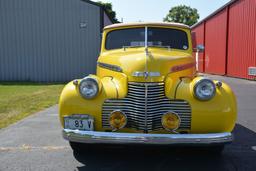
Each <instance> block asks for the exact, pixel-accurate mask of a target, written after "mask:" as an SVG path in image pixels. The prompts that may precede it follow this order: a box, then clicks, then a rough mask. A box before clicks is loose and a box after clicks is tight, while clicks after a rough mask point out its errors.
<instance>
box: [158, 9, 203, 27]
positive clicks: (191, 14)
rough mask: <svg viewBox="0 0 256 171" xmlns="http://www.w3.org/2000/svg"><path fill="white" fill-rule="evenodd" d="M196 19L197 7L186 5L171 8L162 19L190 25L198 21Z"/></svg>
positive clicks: (197, 16)
mask: <svg viewBox="0 0 256 171" xmlns="http://www.w3.org/2000/svg"><path fill="white" fill-rule="evenodd" d="M198 19H199V14H198V12H197V9H195V8H191V7H190V6H186V5H179V6H176V7H173V8H171V9H170V11H169V13H168V14H167V15H166V17H165V18H164V19H163V20H164V21H167V22H177V23H183V24H186V25H189V26H192V25H193V24H195V23H196V22H197V21H198Z"/></svg>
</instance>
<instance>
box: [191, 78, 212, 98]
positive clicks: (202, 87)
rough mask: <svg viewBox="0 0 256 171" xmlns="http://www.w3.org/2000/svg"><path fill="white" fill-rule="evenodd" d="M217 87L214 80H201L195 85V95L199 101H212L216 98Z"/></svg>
mask: <svg viewBox="0 0 256 171" xmlns="http://www.w3.org/2000/svg"><path fill="white" fill-rule="evenodd" d="M215 93H216V86H215V84H214V82H213V81H212V80H209V79H201V80H200V81H198V82H197V83H196V84H195V87H194V95H195V97H196V98H197V99H199V100H203V101H206V100H210V99H212V98H213V97H214V96H215Z"/></svg>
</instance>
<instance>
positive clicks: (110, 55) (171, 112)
mask: <svg viewBox="0 0 256 171" xmlns="http://www.w3.org/2000/svg"><path fill="white" fill-rule="evenodd" d="M196 50H197V51H202V50H203V46H200V45H199V46H198V47H197V49H196ZM216 50H217V49H216ZM193 51H195V49H193V46H192V40H191V30H190V27H188V26H187V25H183V24H178V23H142V22H141V23H130V24H123V23H121V24H113V25H110V26H107V27H105V28H104V32H103V38H102V46H101V53H100V56H99V58H98V62H97V74H96V75H88V76H86V77H84V78H82V79H76V80H73V81H71V82H70V83H68V84H67V85H66V86H65V88H64V89H63V91H62V93H61V96H60V101H59V119H60V122H61V124H62V127H63V137H64V138H65V139H66V140H68V141H69V142H70V145H71V147H72V148H73V150H76V151H79V150H80V148H81V147H84V146H86V145H87V146H88V145H90V144H149V145H156V144H157V145H199V146H205V145H211V147H210V148H216V150H218V151H221V150H222V149H223V147H224V144H226V143H230V142H232V140H233V136H232V133H231V132H232V130H233V128H234V126H235V122H236V118H237V105H236V98H235V96H234V94H233V92H232V90H231V89H230V87H229V86H228V85H227V84H225V83H223V82H220V81H216V80H211V79H208V78H206V77H204V76H200V75H199V74H198V73H197V70H196V60H195V57H193Z"/></svg>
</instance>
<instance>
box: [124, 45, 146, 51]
mask: <svg viewBox="0 0 256 171" xmlns="http://www.w3.org/2000/svg"><path fill="white" fill-rule="evenodd" d="M137 47H144V46H140V45H136V46H123V49H124V51H125V50H126V49H127V48H137Z"/></svg>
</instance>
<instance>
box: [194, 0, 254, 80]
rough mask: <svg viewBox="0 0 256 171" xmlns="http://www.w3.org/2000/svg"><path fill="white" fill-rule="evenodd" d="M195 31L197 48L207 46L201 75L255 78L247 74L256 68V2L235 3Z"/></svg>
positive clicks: (196, 26)
mask: <svg viewBox="0 0 256 171" xmlns="http://www.w3.org/2000/svg"><path fill="white" fill-rule="evenodd" d="M204 27H205V28H204ZM202 30H203V32H202ZM192 31H193V32H194V33H195V35H196V36H195V37H196V40H198V42H197V44H204V45H205V53H204V54H201V56H202V57H201V58H202V59H201V60H203V62H201V63H203V67H199V69H200V71H201V72H206V73H213V74H220V75H228V76H232V77H239V78H246V79H255V78H256V76H251V75H249V73H248V69H249V67H256V0H232V1H231V2H229V3H228V4H226V5H225V6H223V7H221V8H220V9H219V10H217V11H216V12H214V13H213V14H211V15H210V16H209V17H207V18H206V19H204V20H202V21H201V22H199V23H198V24H196V25H194V26H192ZM199 59H200V58H199ZM199 66H200V65H199Z"/></svg>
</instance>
